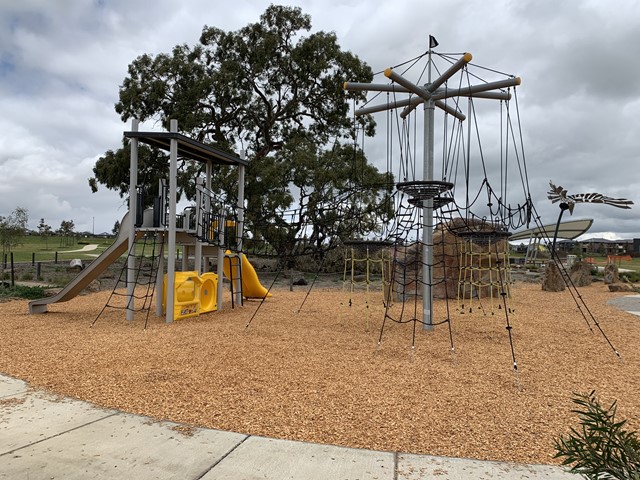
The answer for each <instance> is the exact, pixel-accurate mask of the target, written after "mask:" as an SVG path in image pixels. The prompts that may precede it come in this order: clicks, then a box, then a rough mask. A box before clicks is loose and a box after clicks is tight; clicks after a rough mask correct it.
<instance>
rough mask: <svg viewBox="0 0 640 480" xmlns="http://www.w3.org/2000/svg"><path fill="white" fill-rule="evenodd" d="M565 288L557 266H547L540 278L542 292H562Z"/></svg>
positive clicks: (552, 263)
mask: <svg viewBox="0 0 640 480" xmlns="http://www.w3.org/2000/svg"><path fill="white" fill-rule="evenodd" d="M566 287H567V286H566V284H565V281H564V278H562V274H561V273H560V269H559V268H558V265H556V264H555V263H554V262H550V263H549V264H547V267H546V268H545V270H544V277H543V278H542V290H543V291H545V292H562V291H563V290H564V289H565V288H566Z"/></svg>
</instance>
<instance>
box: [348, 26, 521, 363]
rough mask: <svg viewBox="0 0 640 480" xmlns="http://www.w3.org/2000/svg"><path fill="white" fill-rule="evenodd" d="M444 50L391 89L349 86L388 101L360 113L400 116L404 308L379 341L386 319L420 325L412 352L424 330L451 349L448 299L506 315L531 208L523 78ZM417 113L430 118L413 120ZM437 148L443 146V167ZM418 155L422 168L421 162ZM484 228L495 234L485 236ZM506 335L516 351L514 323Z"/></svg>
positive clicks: (397, 231)
mask: <svg viewBox="0 0 640 480" xmlns="http://www.w3.org/2000/svg"><path fill="white" fill-rule="evenodd" d="M437 46H438V43H437V41H436V40H435V39H434V38H433V37H431V36H430V37H429V49H428V50H427V51H426V52H425V53H424V54H423V55H422V56H420V57H418V58H416V59H413V60H411V61H410V62H405V63H401V64H400V65H399V66H398V67H401V68H398V67H393V68H387V69H386V70H384V72H383V73H384V76H385V77H386V79H387V81H388V82H390V83H356V82H346V83H345V85H344V88H345V90H349V91H367V92H371V93H373V94H374V98H375V97H376V96H378V95H380V94H381V93H383V92H384V93H386V94H387V100H386V101H385V102H383V103H379V104H369V103H367V104H366V105H364V106H361V107H360V108H358V109H356V110H355V115H356V116H364V115H371V114H374V113H377V112H383V111H385V112H390V111H394V112H396V116H395V118H392V121H395V126H394V129H395V130H397V132H398V133H397V135H396V138H397V141H398V143H399V156H400V160H401V161H400V164H399V170H398V175H397V178H398V183H397V184H396V195H395V202H396V203H395V206H396V217H395V219H394V222H393V225H392V227H393V231H390V232H389V235H388V238H389V239H390V240H392V241H393V242H394V254H393V261H392V269H391V271H392V284H393V288H394V291H395V292H396V293H397V294H398V298H399V300H400V299H402V300H403V302H404V305H403V307H402V308H400V309H399V311H398V309H395V308H387V309H386V312H385V319H384V322H383V326H382V329H381V335H380V341H381V340H382V331H383V330H384V324H385V323H386V322H387V321H395V322H398V323H408V322H413V326H414V333H413V340H412V347H413V346H414V342H415V338H416V332H415V328H416V326H417V325H418V324H420V325H422V329H423V330H426V331H429V330H431V329H433V328H434V326H436V325H440V324H445V323H446V324H447V325H448V328H449V331H450V337H451V349H452V352H453V339H452V335H451V331H452V330H451V318H450V313H451V311H450V310H449V303H448V299H450V298H451V299H453V298H458V297H461V298H460V301H461V304H464V303H466V304H469V303H470V302H471V301H472V300H475V299H476V298H477V299H478V301H482V302H483V303H484V302H485V301H488V308H487V309H490V310H491V311H492V312H493V311H494V309H495V310H504V309H505V307H504V305H505V302H506V300H507V298H508V297H509V295H510V291H509V282H510V274H509V258H508V232H509V231H511V230H514V229H516V228H519V227H520V226H522V225H525V224H526V225H528V222H529V221H530V215H531V203H532V202H531V196H530V194H529V187H528V179H527V170H526V165H525V163H524V160H525V159H524V152H523V148H522V141H521V132H520V127H519V114H517V101H516V114H513V112H512V109H511V108H510V105H511V103H510V100H511V99H512V98H515V90H516V87H517V86H518V85H520V78H519V77H517V76H514V75H509V74H504V73H501V72H499V71H497V70H494V69H486V68H484V67H480V66H478V65H475V64H472V63H471V60H472V56H471V54H470V53H462V54H449V53H439V52H437V51H436V50H435V48H436V47H437ZM405 67H406V68H405ZM402 68H404V70H403V69H402ZM411 70H419V74H418V80H417V81H414V80H413V79H409V78H410V77H409V73H410V71H411ZM485 75H488V76H491V77H494V78H489V79H485ZM496 77H497V78H496ZM487 100H489V101H487ZM491 100H493V101H491ZM495 101H497V102H495ZM491 105H496V106H497V107H498V109H497V111H496V108H495V107H492V106H491ZM420 106H422V108H423V115H418V114H417V113H416V110H417V109H418V107H420ZM436 112H438V113H441V114H442V116H440V115H438V116H436ZM496 113H498V114H499V118H500V121H499V122H489V123H490V124H491V128H489V130H490V133H491V134H492V135H490V136H487V135H482V134H481V132H480V130H481V124H482V123H487V122H486V121H484V120H485V119H486V118H487V115H494V116H495V115H496ZM388 118H391V117H389V116H388ZM479 119H482V120H483V122H480V121H479ZM465 121H466V123H463V122H465ZM497 124H499V126H500V127H499V129H498V128H496V125H497ZM463 125H466V127H467V128H466V129H465V128H464V127H463ZM498 130H499V131H498ZM437 131H441V132H442V135H436V132H437ZM418 135H422V145H420V144H419V142H416V140H415V139H416V137H417V136H418ZM389 137H390V136H389V135H388V138H389ZM487 138H489V140H488V141H487V140H486V139H487ZM436 147H437V148H441V149H442V156H441V167H440V168H436V163H439V162H440V160H439V159H438V157H439V156H437V155H436V154H435V151H436ZM387 151H391V149H390V148H389V147H388V148H387ZM420 153H421V154H422V155H421V156H422V161H421V162H420V161H419V160H416V158H417V157H418V156H420ZM496 159H498V160H496ZM388 164H389V162H388ZM518 193H520V194H521V198H519V199H518V200H517V202H516V203H512V201H511V200H510V197H512V196H514V195H513V194H515V195H516V196H517V195H518ZM480 224H481V225H490V226H491V227H492V230H487V229H485V228H482V229H478V228H477V226H478V225H480ZM434 299H443V300H444V308H443V309H442V310H439V308H440V307H438V311H436V310H434ZM438 305H440V304H438ZM505 314H506V312H505ZM506 328H507V331H508V333H509V340H510V344H511V346H513V344H512V338H511V335H510V333H511V326H510V323H509V320H508V319H507V320H506ZM512 352H513V348H512ZM513 360H514V362H513V363H514V372H515V373H517V365H516V362H515V356H513Z"/></svg>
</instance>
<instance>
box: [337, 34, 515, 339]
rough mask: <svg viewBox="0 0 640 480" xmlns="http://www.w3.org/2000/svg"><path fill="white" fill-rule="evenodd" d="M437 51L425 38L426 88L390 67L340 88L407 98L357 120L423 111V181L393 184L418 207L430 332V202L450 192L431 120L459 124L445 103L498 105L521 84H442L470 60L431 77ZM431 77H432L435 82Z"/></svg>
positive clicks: (372, 108) (425, 308)
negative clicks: (438, 163)
mask: <svg viewBox="0 0 640 480" xmlns="http://www.w3.org/2000/svg"><path fill="white" fill-rule="evenodd" d="M437 46H438V42H437V41H436V40H435V38H434V37H432V36H429V50H428V52H427V55H428V64H427V83H426V84H424V85H416V84H414V83H413V82H411V81H410V80H408V79H406V78H405V77H403V76H402V75H400V74H398V73H396V72H395V71H393V69H391V68H387V69H386V70H385V71H384V75H385V76H386V77H387V78H389V79H390V80H391V83H388V84H373V83H355V82H345V84H344V89H345V90H352V91H371V92H393V93H394V94H408V95H409V97H408V98H407V99H404V100H397V101H393V102H388V103H384V104H380V105H374V106H370V107H365V108H361V109H358V110H356V112H355V114H356V115H367V114H371V113H375V112H381V111H385V110H391V109H397V108H401V107H402V108H403V110H402V112H401V113H400V117H401V118H405V117H406V116H407V115H408V114H409V113H410V112H411V111H413V110H414V109H415V108H416V107H418V106H419V105H420V104H422V105H423V108H424V143H423V149H424V150H423V179H422V180H421V181H412V182H400V183H398V184H397V185H396V188H397V189H398V190H402V191H404V192H405V193H406V194H407V195H409V196H410V197H411V200H412V202H415V203H414V204H415V205H419V206H421V207H422V215H423V219H424V220H423V222H424V223H423V229H422V241H421V243H422V258H423V268H422V281H423V291H422V295H423V297H422V298H423V301H422V313H423V329H425V330H430V329H432V328H433V323H432V309H433V308H432V307H433V294H432V283H433V281H432V280H433V271H432V270H433V229H434V221H433V219H434V198H436V197H438V195H439V194H440V193H443V192H445V191H447V190H450V189H451V188H453V186H454V185H453V184H452V183H449V182H446V181H444V179H442V180H436V179H435V178H434V130H435V128H434V116H435V109H436V107H438V109H440V110H443V111H444V112H445V113H447V114H450V115H452V116H454V117H455V118H457V119H459V120H460V121H463V120H465V119H466V116H465V115H464V114H463V113H462V112H461V111H460V109H459V108H458V102H457V101H454V102H451V103H447V102H446V100H447V99H450V98H459V97H468V98H487V99H497V100H509V99H510V98H511V94H510V93H509V92H508V91H502V90H501V89H505V88H509V87H515V86H517V85H520V78H519V77H510V78H507V79H504V80H499V81H495V82H488V83H479V84H477V85H467V86H463V87H461V86H459V85H458V86H454V87H451V86H449V85H447V83H446V82H447V80H449V79H450V78H451V77H453V76H454V75H455V74H456V73H458V72H460V71H461V70H463V69H465V68H466V66H467V64H469V62H470V61H471V58H472V56H471V54H470V53H464V54H463V55H462V56H461V57H460V58H458V60H457V61H454V62H452V64H451V65H450V66H449V68H448V69H447V70H446V71H444V72H443V73H441V74H439V75H438V76H437V77H435V75H436V73H438V72H437V71H436V70H435V69H434V67H433V63H432V58H431V56H432V50H433V49H434V48H435V47H437ZM434 77H435V78H434Z"/></svg>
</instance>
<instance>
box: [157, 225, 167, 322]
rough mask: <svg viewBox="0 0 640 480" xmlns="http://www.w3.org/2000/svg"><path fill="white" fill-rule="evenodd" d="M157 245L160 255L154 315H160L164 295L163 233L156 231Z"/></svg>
mask: <svg viewBox="0 0 640 480" xmlns="http://www.w3.org/2000/svg"><path fill="white" fill-rule="evenodd" d="M158 245H160V253H161V255H160V256H159V258H158V272H157V273H156V315H157V316H158V317H161V316H162V313H163V312H162V297H163V296H164V295H165V291H164V248H162V246H163V245H164V233H163V232H158Z"/></svg>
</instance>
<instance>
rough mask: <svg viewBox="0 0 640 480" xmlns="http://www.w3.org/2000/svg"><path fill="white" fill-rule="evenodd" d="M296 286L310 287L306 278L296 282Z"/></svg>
mask: <svg viewBox="0 0 640 480" xmlns="http://www.w3.org/2000/svg"><path fill="white" fill-rule="evenodd" d="M293 284H294V285H309V284H308V283H307V281H306V280H305V279H304V278H299V279H298V280H294V282H293Z"/></svg>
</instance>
